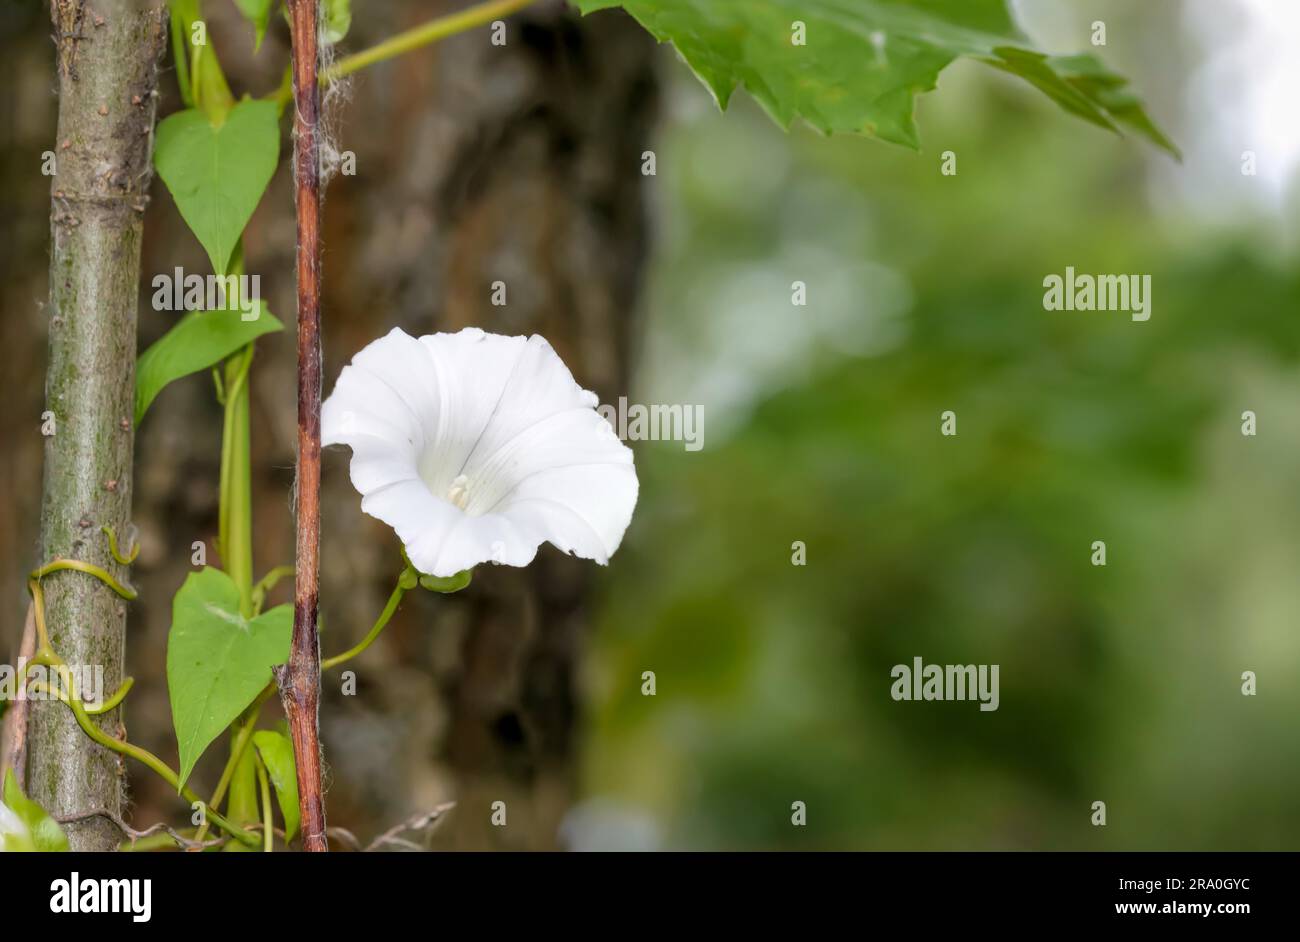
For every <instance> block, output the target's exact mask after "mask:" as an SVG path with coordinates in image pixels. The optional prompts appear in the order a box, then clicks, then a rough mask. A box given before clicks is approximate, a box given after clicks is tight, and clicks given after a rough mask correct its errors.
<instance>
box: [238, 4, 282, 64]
mask: <svg viewBox="0 0 1300 942" xmlns="http://www.w3.org/2000/svg"><path fill="white" fill-rule="evenodd" d="M235 5H236V6H237V7H239V10H240V12H241V13H243V14H244V17H245V18H246V19H247V20H248V21H249V22H250V23H252V24H253V30H254V32H255V33H256V35H257V39H256V40H255V41H254V43H253V52H257V50H259V49H261V48H262V40H263V39H265V38H266V26H267V24H268V23H269V22H270V21H271V8H272V7H274V6H275V0H235Z"/></svg>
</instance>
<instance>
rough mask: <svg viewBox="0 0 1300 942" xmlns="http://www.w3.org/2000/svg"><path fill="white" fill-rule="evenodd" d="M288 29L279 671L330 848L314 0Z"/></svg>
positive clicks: (311, 827) (296, 9) (310, 835)
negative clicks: (287, 486) (289, 548)
mask: <svg viewBox="0 0 1300 942" xmlns="http://www.w3.org/2000/svg"><path fill="white" fill-rule="evenodd" d="M289 11H290V19H291V21H292V35H293V99H294V119H293V130H294V146H293V161H294V180H295V183H296V185H297V193H296V199H295V202H296V205H297V211H298V476H297V488H296V494H297V497H296V505H297V506H296V507H295V511H296V517H297V559H296V562H295V580H294V596H293V608H294V612H293V646H292V649H291V651H290V655H289V663H288V664H287V665H286V666H285V667H283V668H280V669H279V670H278V671H277V675H276V679H277V681H278V683H279V686H280V700H281V702H282V703H283V704H284V712H285V714H286V716H287V717H288V720H289V733H290V736H291V738H292V739H293V748H294V755H295V756H296V757H297V765H298V800H299V804H300V807H301V812H302V843H303V849H304V850H308V851H327V850H329V842H328V840H327V838H326V830H325V801H324V796H323V794H322V787H321V754H320V717H319V701H320V640H319V638H318V636H317V633H316V609H317V605H318V602H319V596H320V589H319V583H320V390H321V363H320V142H319V139H318V137H317V121H318V117H319V110H320V88H319V85H318V84H317V70H316V66H317V49H316V0H289Z"/></svg>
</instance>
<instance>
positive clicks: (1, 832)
mask: <svg viewBox="0 0 1300 942" xmlns="http://www.w3.org/2000/svg"><path fill="white" fill-rule="evenodd" d="M11 838H12V839H13V840H12V842H11V840H10V839H11ZM31 840H32V837H31V833H30V832H29V831H28V830H27V825H25V824H23V822H22V821H21V820H20V819H19V817H18V815H16V814H14V812H13V811H12V810H10V808H9V806H8V805H6V804H5V803H4V802H3V801H0V851H3V850H5V849H6V845H9V844H11V843H12V844H13V845H14V846H16V847H19V848H21V847H24V846H26V845H27V844H30V843H31Z"/></svg>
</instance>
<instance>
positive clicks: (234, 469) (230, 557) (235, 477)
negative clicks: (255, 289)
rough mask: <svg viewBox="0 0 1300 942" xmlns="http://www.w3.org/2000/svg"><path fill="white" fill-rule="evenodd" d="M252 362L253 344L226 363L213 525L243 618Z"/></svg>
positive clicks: (248, 596)
mask: <svg viewBox="0 0 1300 942" xmlns="http://www.w3.org/2000/svg"><path fill="white" fill-rule="evenodd" d="M252 363H253V345H252V344H249V345H248V346H247V347H244V348H243V349H242V350H240V351H239V352H238V353H236V354H235V355H234V356H232V357H231V358H230V359H229V360H227V361H226V377H225V384H224V389H225V403H224V405H225V417H224V421H223V425H222V432H221V483H220V489H221V491H220V502H219V509H218V524H217V533H218V536H217V542H218V543H219V544H220V545H219V550H220V553H221V562H222V566H223V567H224V568H225V570H226V573H227V574H228V575H229V576H230V578H231V579H233V580H234V582H235V585H236V586H238V587H239V605H240V610H241V612H242V614H243V615H244V617H246V618H249V617H252V614H253V532H252V527H253V520H252V463H251V456H250V453H249V395H248V372H249V367H250V366H251V365H252Z"/></svg>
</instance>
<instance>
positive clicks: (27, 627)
mask: <svg viewBox="0 0 1300 942" xmlns="http://www.w3.org/2000/svg"><path fill="white" fill-rule="evenodd" d="M35 653H36V608H35V606H34V605H33V604H32V603H28V605H27V621H26V622H25V623H24V624H23V638H22V641H20V642H19V643H18V661H17V663H18V664H20V665H22V664H26V663H27V661H30V660H31V659H32V655H34V654H35ZM23 673H24V671H23V670H22V669H21V668H20V670H19V674H20V675H21V674H23ZM23 684H24V679H23V677H21V676H20V677H19V678H18V685H19V687H20V689H21V686H22V685H23ZM29 702H30V701H29V700H28V699H27V698H26V697H23V696H19V697H18V698H17V699H16V700H14V702H13V703H11V704H10V705H9V710H8V712H6V713H5V718H4V723H3V725H0V781H3V780H4V774H5V772H6V770H8V769H13V771H14V778H15V779H17V780H18V781H19V782H20V783H25V782H26V781H27V712H28V711H27V704H28V703H29Z"/></svg>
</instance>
